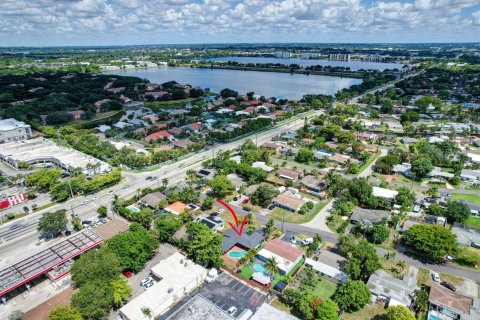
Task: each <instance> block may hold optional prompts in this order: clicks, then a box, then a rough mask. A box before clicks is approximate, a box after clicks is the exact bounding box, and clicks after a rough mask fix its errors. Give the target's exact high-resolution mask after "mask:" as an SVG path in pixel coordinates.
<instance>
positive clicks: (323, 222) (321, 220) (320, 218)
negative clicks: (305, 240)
mask: <svg viewBox="0 0 480 320" xmlns="http://www.w3.org/2000/svg"><path fill="white" fill-rule="evenodd" d="M332 206H333V199H331V200H330V201H329V202H328V203H327V204H326V205H325V207H323V208H322V210H320V212H318V213H317V215H316V216H315V217H313V219H312V220H310V221H309V222H306V223H302V224H301V225H302V226H305V227H310V228H313V229H317V230H320V231H325V232H332V231H331V230H330V228H328V227H327V217H328V216H329V215H330V210H331V208H332Z"/></svg>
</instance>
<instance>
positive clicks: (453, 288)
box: [440, 281, 457, 291]
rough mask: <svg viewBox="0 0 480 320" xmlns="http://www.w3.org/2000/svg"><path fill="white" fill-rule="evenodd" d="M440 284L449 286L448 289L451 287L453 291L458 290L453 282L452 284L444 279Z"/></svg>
mask: <svg viewBox="0 0 480 320" xmlns="http://www.w3.org/2000/svg"><path fill="white" fill-rule="evenodd" d="M440 284H441V285H442V286H444V287H445V288H447V289H450V290H452V291H457V288H455V286H454V285H453V284H451V283H448V282H446V281H442V282H440Z"/></svg>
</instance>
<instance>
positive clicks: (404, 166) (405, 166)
mask: <svg viewBox="0 0 480 320" xmlns="http://www.w3.org/2000/svg"><path fill="white" fill-rule="evenodd" d="M411 169H412V165H411V164H410V163H400V164H396V165H394V166H393V168H392V171H393V172H394V173H396V174H398V173H400V174H403V175H405V176H408V175H409V174H410V170H411Z"/></svg>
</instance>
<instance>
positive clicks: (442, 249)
mask: <svg viewBox="0 0 480 320" xmlns="http://www.w3.org/2000/svg"><path fill="white" fill-rule="evenodd" d="M456 238H457V237H456V236H455V235H454V234H453V233H452V232H451V231H450V230H448V229H445V228H443V227H442V226H440V225H423V224H417V225H414V226H413V227H411V228H410V229H408V231H407V233H406V239H407V240H406V245H407V246H408V247H410V248H411V249H412V250H414V251H417V252H418V253H421V254H425V255H428V256H430V257H432V258H433V259H435V260H441V259H443V258H445V257H446V256H447V255H450V254H452V253H453V252H454V251H455V249H456V248H457V241H456V240H457V239H456Z"/></svg>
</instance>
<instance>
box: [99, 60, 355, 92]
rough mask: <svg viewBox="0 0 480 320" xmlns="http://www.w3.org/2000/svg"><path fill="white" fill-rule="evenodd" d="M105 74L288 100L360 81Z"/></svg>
mask: <svg viewBox="0 0 480 320" xmlns="http://www.w3.org/2000/svg"><path fill="white" fill-rule="evenodd" d="M105 73H107V74H116V75H122V76H132V77H139V78H144V79H148V80H150V82H154V83H163V82H167V81H171V80H175V81H177V82H179V83H182V84H190V85H192V86H200V87H202V88H210V91H212V92H220V90H222V89H224V88H230V89H233V90H236V91H238V92H239V93H241V94H245V93H247V92H249V91H254V92H255V94H259V95H263V96H266V97H276V98H288V99H300V98H301V97H302V96H303V95H305V94H309V93H313V94H327V95H333V94H335V93H336V92H337V91H338V90H341V89H343V88H348V87H350V86H351V85H354V84H360V83H361V82H362V80H361V79H352V78H342V77H327V76H317V75H308V76H307V75H302V74H289V73H276V72H257V71H238V70H222V69H200V68H172V67H161V68H152V69H138V70H125V71H108V72H105Z"/></svg>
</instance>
